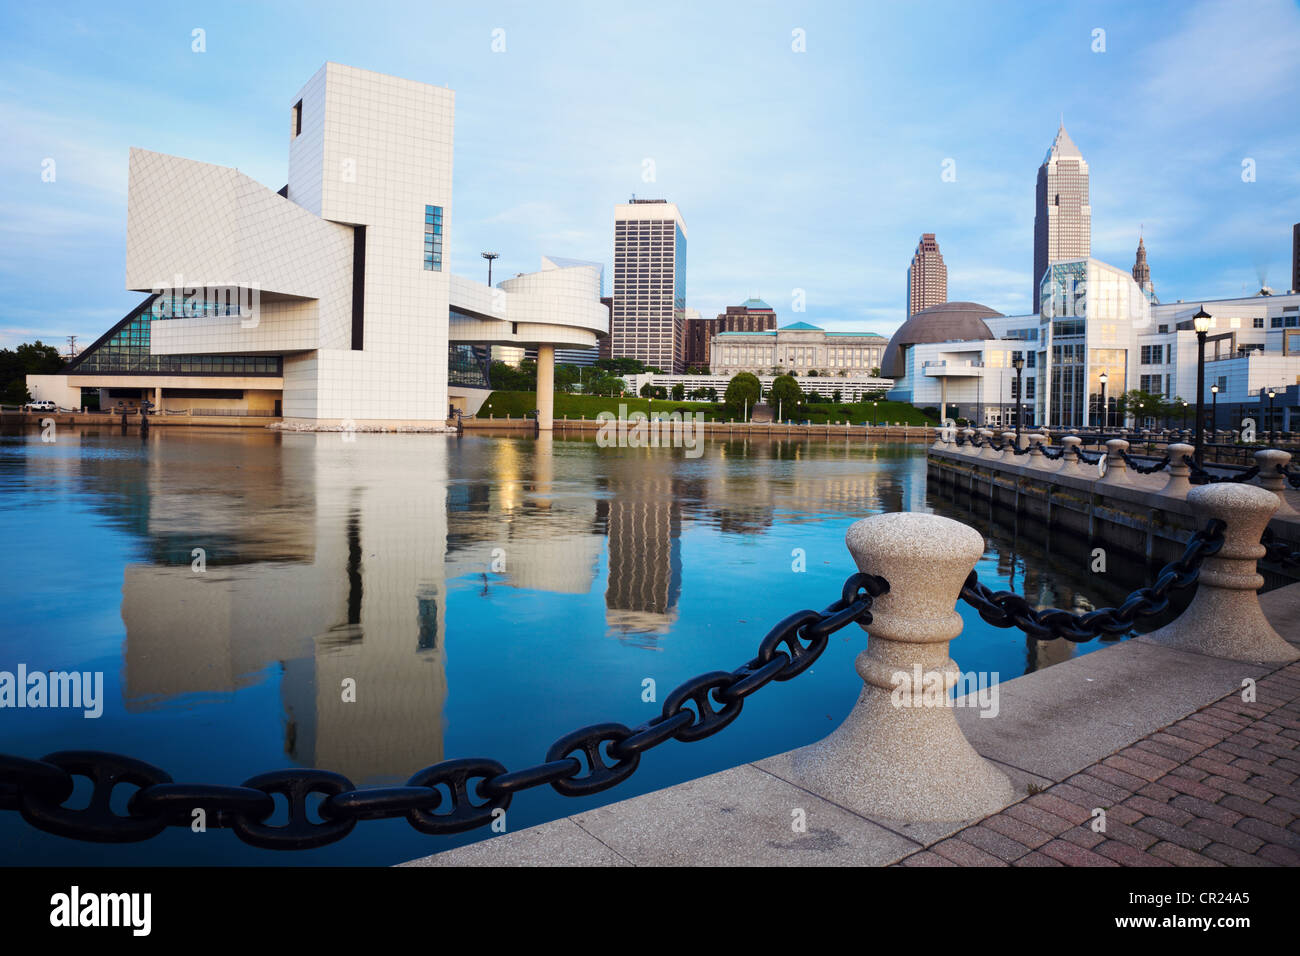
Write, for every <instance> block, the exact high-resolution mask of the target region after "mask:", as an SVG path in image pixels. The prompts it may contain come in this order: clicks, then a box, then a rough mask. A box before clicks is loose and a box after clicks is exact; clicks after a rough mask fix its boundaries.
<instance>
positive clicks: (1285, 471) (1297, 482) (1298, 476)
mask: <svg viewBox="0 0 1300 956" xmlns="http://www.w3.org/2000/svg"><path fill="white" fill-rule="evenodd" d="M1277 470H1278V471H1279V472H1280V473H1281V474H1282V475H1283V476H1284V477H1285V478H1286V481H1287V484H1289V485H1290V486H1291V487H1292V488H1295V489H1297V490H1300V471H1292V470H1291V469H1290V468H1288V467H1287V466H1286V465H1282V464H1279V465H1278V466H1277Z"/></svg>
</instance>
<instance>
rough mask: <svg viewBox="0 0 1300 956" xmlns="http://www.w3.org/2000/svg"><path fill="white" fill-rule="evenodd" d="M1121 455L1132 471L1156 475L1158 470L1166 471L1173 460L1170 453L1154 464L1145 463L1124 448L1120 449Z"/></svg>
mask: <svg viewBox="0 0 1300 956" xmlns="http://www.w3.org/2000/svg"><path fill="white" fill-rule="evenodd" d="M1119 456H1120V457H1121V458H1123V459H1124V464H1126V465H1128V467H1129V470H1130V471H1133V472H1135V473H1137V474H1139V475H1154V474H1155V473H1156V472H1158V471H1164V470H1165V469H1166V468H1168V467H1169V462H1170V461H1171V460H1172V459H1170V457H1169V456H1168V455H1165V457H1164V458H1161V459H1160V460H1159V461H1157V462H1156V463H1154V464H1151V465H1144V464H1142V463H1141V462H1139V461H1137V460H1136V459H1135V458H1133V456H1131V455H1130V454H1129V453H1128V452H1126V451H1124V450H1122V449H1121V450H1120V453H1119Z"/></svg>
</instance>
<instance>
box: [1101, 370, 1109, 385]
mask: <svg viewBox="0 0 1300 956" xmlns="http://www.w3.org/2000/svg"><path fill="white" fill-rule="evenodd" d="M1109 381H1110V375H1108V374H1107V373H1106V372H1102V373H1101V384H1103V385H1105V384H1106V383H1107V382H1109Z"/></svg>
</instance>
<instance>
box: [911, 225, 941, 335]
mask: <svg viewBox="0 0 1300 956" xmlns="http://www.w3.org/2000/svg"><path fill="white" fill-rule="evenodd" d="M947 301H948V267H947V266H946V265H944V264H943V255H942V253H940V252H939V243H938V241H937V240H936V239H935V238H934V233H932V232H926V233H922V234H921V241H920V242H918V243H917V244H916V253H915V254H914V255H913V256H912V264H911V265H910V266H908V269H907V317H908V318H909V319H910V318H911V317H912V316H913V315H915V314H916V313H917V312H920V311H921V310H922V309H928V308H929V307H930V306H932V305H940V304H942V303H944V302H947Z"/></svg>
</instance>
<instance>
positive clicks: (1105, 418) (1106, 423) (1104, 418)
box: [1100, 369, 1110, 434]
mask: <svg viewBox="0 0 1300 956" xmlns="http://www.w3.org/2000/svg"><path fill="white" fill-rule="evenodd" d="M1109 380H1110V376H1109V375H1108V374H1106V370H1105V369H1102V372H1101V378H1100V382H1101V431H1102V434H1105V433H1106V429H1107V428H1109V427H1110V408H1109V407H1108V406H1107V405H1106V382H1107V381H1109Z"/></svg>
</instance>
